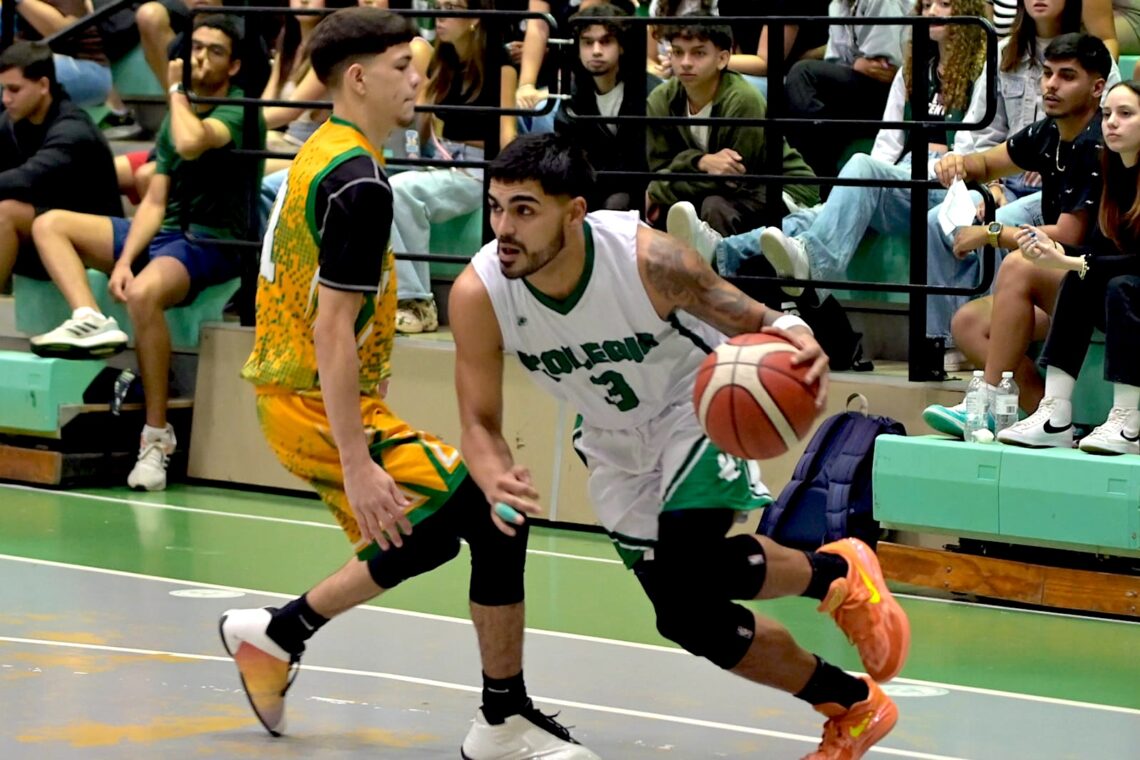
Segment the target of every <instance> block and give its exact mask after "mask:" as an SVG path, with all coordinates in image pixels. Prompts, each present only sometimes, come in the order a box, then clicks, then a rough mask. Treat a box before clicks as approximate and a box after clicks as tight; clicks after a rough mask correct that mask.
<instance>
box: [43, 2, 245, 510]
mask: <svg viewBox="0 0 1140 760" xmlns="http://www.w3.org/2000/svg"><path fill="white" fill-rule="evenodd" d="M240 39H241V36H240V34H239V32H238V31H237V29H236V25H235V24H234V21H233V19H232V18H231V17H229V16H221V15H214V16H203V17H199V18H198V20H197V22H196V24H195V29H194V33H193V58H192V59H191V83H192V87H193V90H194V93H195V94H196V95H198V96H200V97H222V96H227V95H228V96H229V97H241V94H242V91H241V89H240V88H237V87H234V86H232V84H231V80H232V78H233V77H234V76H235V75H236V74H237V72H238V69H239V68H240V67H241V60H240V59H239V58H237V57H236V53H235V51H236V49H237V45H238V43H239V41H240ZM182 66H183V62H182V61H181V60H180V59H179V60H175V61H172V62H171V64H170V71H169V73H168V75H169V77H170V80H171V81H172V82H174V84H172V85H171V86H170V90H169V95H170V112H169V114H168V115H167V117H166V120H165V121H164V122H163V124H162V127H161V128H160V129H159V134H158V141H157V143H156V148H157V152H158V160H157V173H156V175H155V177H154V179H152V180H151V182H150V186H149V188H148V190H147V194H146V197H145V198H143V201H142V203H141V205H140V206H139V208H138V210H137V212H136V213H135V217H134V219H133V220H130V221H128V220H126V219H120V218H110V217H103V216H93V215H90V214H77V213H73V212H65V211H55V212H51V213H48V214H45V215H44V216H42V217H40V218H39V219H37V220H36V222H35V223H34V224H33V225H32V236H33V238H34V240H35V243H36V248H37V249H38V250H39V253H40V258H41V259H42V260H43V262H44V266H45V267H46V268H47V270H48V272H49V273H50V274H51V276H52V279H53V280H54V281H55V283H56V285H58V286H59V289H60V291H62V293H63V295H64V297H65V298H66V299H67V301H68V304H69V305H70V306H71V308H72V309H73V310H74V311H73V313H72V316H71V318H70V319H68V320H66V321H65V322H64V323H63V324H62V325H60V326H59V327H57V328H56V329H55V330H52V331H51V332H48V333H45V334H44V335H38V336H36V337H34V338H32V350H33V351H34V352H36V353H37V354H40V355H43V356H66V357H70V358H87V357H91V356H101V355H107V354H111V353H115V352H116V351H119V350H122V349H123V348H124V347H125V346H126V343H127V336H126V334H125V333H123V331H122V330H120V329H119V326H118V324H117V323H116V321H115V320H114V318H111V317H107V316H104V315H103V314H102V313H100V312H99V308H98V305H97V302H96V300H95V296H94V294H93V293H92V292H91V289H90V287H89V285H88V283H87V278H86V276H85V275H84V266H89V267H93V268H96V269H100V270H102V271H104V272H107V273H108V274H109V275H110V283H109V288H110V292H111V295H112V296H113V297H114V298H115V299H116V300H118V301H121V302H123V303H125V304H126V305H127V310H128V312H129V313H130V316H131V322H132V324H133V325H134V329H135V347H136V350H137V353H138V359H139V368H140V370H141V372H142V382H143V391H144V393H145V394H146V420H147V424H146V427H145V428H144V429H143V434H142V444H141V446H140V452H139V461H138V463H137V464H136V465H135V468H134V470H132V471H131V474H130V477H128V479H127V483H128V485H130V486H131V487H133V488H145V489H147V490H151V491H154V490H161V489H163V488H165V487H166V461H167V457H168V456H169V455H170V454H171V453H173V451H174V446H175V438H174V430H173V428H171V427H170V426H169V425H168V424H167V421H166V402H167V393H168V390H167V383H168V382H169V368H170V333H169V331H168V329H167V327H166V320H165V319H164V318H163V311H165V310H166V309H168V308H170V307H172V306H175V305H177V304H179V303H184V302H188V301H191V300H193V298H194V297H195V296H196V295H197V293H198V292H199V291H201V290H202V289H203V288H205V287H207V286H209V285H215V284H218V283H221V282H225V281H226V280H230V279H233V278H235V277H237V276H238V274H239V265H238V257H237V253H236V250H235V249H234V248H232V247H226V246H224V245H221V244H219V242H220V241H223V240H227V239H230V240H232V239H241V238H246V237H249V236H250V235H251V234H252V233H251V231H249V230H247V229H246V221H245V216H246V211H245V209H246V207H247V206H248V198H249V193H250V191H251V187H254V186H256V185H255V184H254V183H260V182H261V167H260V166H259V165H258V164H256V163H254V162H252V161H250V160H249V159H248V158H244V157H237V156H234V155H233V149H240V148H252V149H260V148H262V147H264V144H265V126H264V124H261V125H260V139H259V140H257V141H255V144H252V145H251V144H249V143H247V142H245V140H244V135H243V124H242V122H243V114H242V109H241V108H240V107H238V106H231V105H223V106H217V107H213V106H204V107H201V106H200V107H198V109H199V110H196V108H195V107H194V106H192V105H191V104H190V100H189V99H188V97H187V95H186V93H185V92H184V91H183V90H182V88H181V85H180V84H178V83H179V82H181V81H182Z"/></svg>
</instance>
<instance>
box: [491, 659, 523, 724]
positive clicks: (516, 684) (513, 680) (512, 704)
mask: <svg viewBox="0 0 1140 760" xmlns="http://www.w3.org/2000/svg"><path fill="white" fill-rule="evenodd" d="M529 701H530V699H529V698H528V697H527V695H526V683H525V682H524V681H523V674H522V671H521V670H520V671H519V674H518V675H517V676H511V677H510V678H491V677H490V676H489V675H487V674H486V673H484V674H483V717H484V718H486V719H487V722H488V723H490V724H492V725H497V724H499V723H502V722H503V721H504V720H506V719H507V718H509V717H510V716H512V715H515V714H517V713H518V712H519V711H521V710H522V709H523V708H524V707H526V705H527V703H528V702H529Z"/></svg>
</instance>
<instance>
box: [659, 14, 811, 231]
mask: <svg viewBox="0 0 1140 760" xmlns="http://www.w3.org/2000/svg"><path fill="white" fill-rule="evenodd" d="M708 19H709V20H708V21H707V22H705V23H698V24H686V25H683V26H675V27H669V28H668V29H667V30H666V31H665V32H664V37H665V39H667V40H668V41H669V43H670V59H671V61H672V67H673V71H674V73H675V75H676V76H674V78H673V79H671V80H669V81H668V82H666V83H665V84H663V85H661V86H660V87H658V88H657V89H656V90H654V91H653V93H652V94H651V95H650V96H649V102H648V104H647V107H646V112H647V113H648V114H649V115H650V116H689V117H694V118H702V119H707V118H757V119H762V118H764V116H765V114H766V105H765V102H764V97H763V96H762V95H761V94H760V93H759V92H757V91H756V89H755V88H754V87H752V86H751V85H749V84H748V83H747V82H745V81H744V78H743V77H741V75H740V74H737V73H736V72H734V71H728V70H727V67H728V59H729V57H730V56H731V55H732V30H731V29H730V28H729V27H726V26H721V25H717V24H715V23H714V22H715V19H714V18H713V17H708ZM647 146H648V150H649V169H650V171H654V172H659V173H663V172H667V173H674V172H676V173H688V174H692V175H693V179H691V180H655V181H654V182H652V183H651V184H650V185H649V200H650V203H651V204H652V205H651V208H650V212H649V216H650V218H651V219H653V220H655V221H656V220H658V219H660V216H661V210H662V207H665V206H671V205H673V204H674V203H677V202H678V201H688V202H690V203H692V204H693V205H694V206H696V207H697V208H698V209H699V212H700V217H701V218H702V219H704V220H705V221H706V222H708V223H709V225H710V226H711V227H712V228H713V229H715V230H716V231H717V232H719V233H721V234H722V235H733V234H736V233H738V232H743V231H745V230H750V229H752V228H754V227H756V226H757V225H759V224H760V223H761V222H762V221H763V219H762V215H763V214H764V213H765V210H766V208H767V206H768V204H770V203H773V204H779V209H780V214H781V215H782V214H783V213H786V207H787V205H788V204H787V203H786V202H785V201H784V200H783V198H773V199H769V198H768V197H767V192H766V189H765V187H764V185H761V184H743V183H738V182H733V181H727V182H723V181H717V180H712V179H705V176H706V175H711V176H716V175H719V176H726V175H727V176H733V175H740V174H761V173H762V169H763V163H764V159H765V151H766V145H765V133H764V129H763V128H762V127H756V126H750V127H741V126H736V125H732V124H723V125H716V126H711V125H707V124H695V125H693V126H682V127H678V126H673V125H653V126H650V128H649V131H648V139H647ZM783 174H784V175H785V176H789V177H812V176H813V174H812V171H811V169H810V168H809V167H808V165H807V164H806V163H804V160H803V158H802V157H801V156H800V154H799V153H797V152H796V151H795V150H793V149H792V148H791V147H789V146H788V144H787V143H786V142H785V143H784V145H783ZM784 190H785V196H787V197H789V198H790V199H791V200H792V202H793V204H794V205H801V206H814V205H815V204H816V203H818V202H819V193H818V191H817V189H816V187H815V185H788V186H787V187H785V189H784Z"/></svg>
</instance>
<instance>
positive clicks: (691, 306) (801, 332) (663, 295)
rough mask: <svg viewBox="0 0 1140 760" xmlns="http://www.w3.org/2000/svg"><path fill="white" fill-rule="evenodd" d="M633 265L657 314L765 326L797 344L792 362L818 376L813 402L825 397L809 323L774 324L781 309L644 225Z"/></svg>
mask: <svg viewBox="0 0 1140 760" xmlns="http://www.w3.org/2000/svg"><path fill="white" fill-rule="evenodd" d="M637 266H638V270H639V271H640V273H641V281H642V283H643V284H644V285H645V291H646V293H648V294H649V300H650V302H651V303H652V304H653V308H655V309H656V310H657V314H658V316H660V317H661V318H662V319H666V318H668V316H669V315H670V314H672V313H673V312H675V311H677V310H681V311H686V312H688V313H689V314H692V315H693V316H694V317H696V318H697V319H700V320H701V321H702V322H705V323H707V324H709V325H711V326H712V327H715V328H716V329H717V330H720V331H721V332H722V333H724V334H725V335H729V336H733V335H740V334H742V333H750V332H766V333H772V334H776V335H781V336H783V337H784V338H786V339H787V340H789V341H790V342H791V343H792V344H794V345H795V346H798V347H799V349H800V351H799V353H797V355H796V358H795V364H808V365H810V367H811V368H810V370H809V371H808V373H807V375H806V379H807V381H808V382H809V383H810V382H812V381H814V380H815V378H817V377H818V378H819V381H820V383H819V393H818V395H817V396H816V405H817V406H820V407H822V406H823V404H824V402H825V401H826V399H827V355H826V354H824V353H823V349H822V348H820V346H819V343H817V342H816V340H815V336H814V335H812V332H811V330H810V329H809V328H807V327H801V326H796V327H789V328H788V329H780V328H777V327H774V326H773V325H774V324H775V322H776V320H777V319H779V318H780V317H782V316H784V314H783V312H780V311H777V310H775V309H769V308H768V307H767V306H765V305H764V304H762V303H759V302H758V301H756V300H755V299H753V298H751V297H749V296H748V295H746V294H745V293H743V292H741V290H740V289H739V288H737V287H736V286H735V285H733V284H731V283H729V282H727V281H725V280H724V279H723V278H721V277H720V276H719V275H718V274H717V273H716V272H714V271H713V270H712V269H711V268H710V267H709V265H708V264H706V263H705V261H704V260H703V259H702V258H701V257H700V255H699V254H698V253H697V252H696V251H694V250H693V249H692V248H689V247H688V246H685V245H683V244H682V243H681V242H680V241H678V240H676V239H674V238H672V237H670V236H668V235H665V234H662V233H660V232H657V231H655V230H652V229H650V228H648V227H642V228H641V229H640V230H638V234H637ZM801 324H802V323H801Z"/></svg>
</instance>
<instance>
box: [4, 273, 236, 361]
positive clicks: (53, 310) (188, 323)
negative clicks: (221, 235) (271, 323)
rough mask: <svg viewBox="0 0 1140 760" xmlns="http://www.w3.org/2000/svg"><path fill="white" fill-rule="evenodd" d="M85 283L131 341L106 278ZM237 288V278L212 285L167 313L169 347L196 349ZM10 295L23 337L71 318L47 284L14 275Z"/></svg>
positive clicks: (129, 329)
mask: <svg viewBox="0 0 1140 760" xmlns="http://www.w3.org/2000/svg"><path fill="white" fill-rule="evenodd" d="M87 281H88V282H89V283H90V285H91V292H92V293H94V294H95V299H96V301H98V303H99V308H100V310H101V311H102V312H103V313H104V314H106V315H107V316H109V317H114V318H115V319H116V320H117V321H118V323H119V327H120V328H121V329H122V330H123V331H124V332H125V333H127V335H129V336H130V337H131V340H132V341H133V340H134V328H133V327H132V325H131V320H130V318H129V317H128V316H127V309H126V307H125V306H124V305H123V304H121V303H119V302H118V301H115V300H114V299H113V298H111V294H110V293H108V292H107V275H105V274H103V273H102V272H97V271H95V270H93V269H89V270H87ZM240 285H241V281H240V280H238V279H236V278H235V279H233V280H229V281H228V282H223V283H221V284H219V285H212V286H210V287H208V288H206V289H205V290H203V291H202V292H201V293H199V294H198V297H197V298H195V299H194V300H193V301H192V302H191V303H189V304H186V305H185V306H179V307H176V308H173V309H169V310H167V312H166V324H167V326H168V327H169V328H170V341H171V344H172V345H173V346H174V347H175V348H180V349H194V348H197V346H198V337H199V331H200V330H201V326H202V323H203V322H217V321H220V320H221V319H222V316H223V312H224V310H225V306H226V304H227V303H229V300H230V298H232V297H233V295H234V293H236V292H237V290H238V287H239V286H240ZM12 295H13V296H14V297H15V301H16V329H17V330H19V331H20V332H22V333H24V334H25V335H28V336H31V335H39V334H41V333H45V332H48V331H49V330H53V329H55V328H56V327H59V325H60V323H62V322H63V321H64V320H65V319H67V318H68V317H70V316H71V309H70V307H68V305H67V302H66V301H65V300H64V299H63V296H62V295H60V292H59V290H58V289H57V288H56V287H55V285H54V284H53V283H52V282H50V281H45V280H35V279H32V278H30V277H21V276H19V275H17V276H15V277H14V278H13V282H12Z"/></svg>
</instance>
